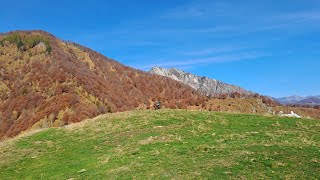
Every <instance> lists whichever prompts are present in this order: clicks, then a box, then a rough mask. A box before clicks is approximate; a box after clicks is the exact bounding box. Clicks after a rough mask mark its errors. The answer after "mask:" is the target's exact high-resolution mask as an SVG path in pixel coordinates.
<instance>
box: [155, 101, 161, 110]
mask: <svg viewBox="0 0 320 180" xmlns="http://www.w3.org/2000/svg"><path fill="white" fill-rule="evenodd" d="M154 109H155V110H157V109H161V103H160V101H157V102H155V103H154Z"/></svg>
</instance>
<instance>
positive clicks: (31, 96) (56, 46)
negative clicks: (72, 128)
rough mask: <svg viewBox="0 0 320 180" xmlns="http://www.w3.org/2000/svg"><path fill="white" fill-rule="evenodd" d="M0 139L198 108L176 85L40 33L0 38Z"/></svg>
mask: <svg viewBox="0 0 320 180" xmlns="http://www.w3.org/2000/svg"><path fill="white" fill-rule="evenodd" d="M0 75H1V76H0V139H1V138H5V137H12V136H15V135H17V134H19V133H20V132H22V131H25V130H28V129H35V128H39V127H51V126H55V127H56V126H63V125H65V124H70V123H73V122H79V121H82V120H84V119H87V118H92V117H95V116H97V115H99V114H103V113H107V112H118V111H127V110H132V109H136V108H141V109H147V108H151V107H152V103H153V102H154V101H157V100H160V101H161V102H162V105H164V106H165V107H169V108H184V107H186V106H189V105H200V104H201V103H203V102H204V101H205V100H206V98H205V97H204V96H202V95H200V94H199V93H198V92H196V91H195V90H194V89H192V88H190V87H189V86H186V85H184V84H182V83H179V82H177V81H174V80H171V79H168V78H164V77H162V76H158V75H152V74H149V73H145V72H143V71H140V70H136V69H133V68H130V67H127V66H124V65H122V64H121V63H119V62H117V61H115V60H113V59H110V58H107V57H105V56H103V55H102V54H99V53H97V52H95V51H93V50H91V49H89V48H86V47H84V46H81V45H78V44H76V43H70V42H65V41H62V40H60V39H58V38H56V37H55V36H53V35H51V34H50V33H47V32H45V31H40V30H37V31H14V32H9V33H4V34H1V35H0Z"/></svg>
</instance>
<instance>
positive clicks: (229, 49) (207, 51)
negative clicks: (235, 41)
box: [182, 45, 248, 56]
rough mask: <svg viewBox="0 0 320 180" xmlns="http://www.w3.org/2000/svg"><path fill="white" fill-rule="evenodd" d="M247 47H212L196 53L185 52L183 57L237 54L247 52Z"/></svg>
mask: <svg viewBox="0 0 320 180" xmlns="http://www.w3.org/2000/svg"><path fill="white" fill-rule="evenodd" d="M247 49H248V47H247V46H234V45H231V46H225V47H210V48H205V49H200V50H195V51H187V52H183V53H182V54H183V55H186V56H207V55H215V54H222V53H230V52H232V53H235V52H237V51H242V50H247Z"/></svg>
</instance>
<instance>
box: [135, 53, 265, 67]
mask: <svg viewBox="0 0 320 180" xmlns="http://www.w3.org/2000/svg"><path fill="white" fill-rule="evenodd" d="M267 56H270V55H269V54H266V53H257V52H250V53H239V54H233V55H222V56H212V57H206V58H193V59H186V60H170V59H167V60H162V61H160V62H159V61H158V63H157V62H155V63H150V64H144V65H133V66H134V67H136V68H138V69H143V70H146V69H150V68H151V67H154V66H160V67H183V66H188V67H190V66H192V65H201V64H213V63H223V62H232V61H243V60H253V59H258V58H262V57H267Z"/></svg>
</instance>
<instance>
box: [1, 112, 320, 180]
mask: <svg viewBox="0 0 320 180" xmlns="http://www.w3.org/2000/svg"><path fill="white" fill-rule="evenodd" d="M199 178H201V179H266V178H268V179H269V178H270V179H319V178H320V121H319V120H310V119H293V118H279V117H265V116H257V115H243V114H227V113H216V112H209V111H187V110H159V111H150V110H137V111H130V112H123V113H114V114H107V115H102V116H99V117H97V118H94V119H91V120H87V121H83V122H80V123H76V124H72V125H68V126H66V127H63V128H49V129H45V130H42V131H40V132H37V133H33V134H32V133H31V134H29V135H25V136H21V137H19V138H14V139H11V140H6V141H4V142H1V143H0V179H1V180H4V179H199Z"/></svg>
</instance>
